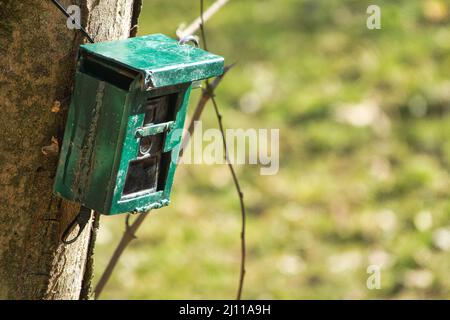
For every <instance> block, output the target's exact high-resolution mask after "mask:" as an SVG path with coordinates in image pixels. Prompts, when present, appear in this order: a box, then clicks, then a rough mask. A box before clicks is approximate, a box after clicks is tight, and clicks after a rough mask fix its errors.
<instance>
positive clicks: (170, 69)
mask: <svg viewBox="0 0 450 320" xmlns="http://www.w3.org/2000/svg"><path fill="white" fill-rule="evenodd" d="M81 52H82V54H83V53H87V54H92V55H93V56H95V57H98V58H101V59H103V60H107V61H108V62H110V63H115V64H118V65H121V66H124V67H126V68H130V69H132V70H134V71H136V72H139V73H141V74H142V76H143V79H144V84H145V85H146V86H147V87H163V86H170V85H174V84H179V83H186V82H193V81H196V80H201V79H206V78H210V77H213V76H217V75H220V74H222V72H223V62H224V61H223V58H222V57H220V56H217V55H215V54H212V53H209V52H206V51H204V50H202V49H199V48H195V47H193V46H190V45H180V44H178V41H176V40H174V39H171V38H169V37H167V36H165V35H163V34H153V35H148V36H142V37H135V38H129V39H126V40H118V41H110V42H99V43H94V44H85V45H82V46H81Z"/></svg>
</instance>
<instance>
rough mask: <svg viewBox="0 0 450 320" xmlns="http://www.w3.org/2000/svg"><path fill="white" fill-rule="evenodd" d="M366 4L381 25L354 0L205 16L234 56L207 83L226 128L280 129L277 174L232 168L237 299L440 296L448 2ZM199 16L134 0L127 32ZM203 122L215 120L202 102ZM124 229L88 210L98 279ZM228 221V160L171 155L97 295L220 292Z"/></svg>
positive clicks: (446, 205) (449, 287) (445, 227)
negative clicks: (168, 192) (158, 204)
mask: <svg viewBox="0 0 450 320" xmlns="http://www.w3.org/2000/svg"><path fill="white" fill-rule="evenodd" d="M375 2H376V4H378V5H379V6H380V7H381V10H382V29H381V30H368V29H367V28H366V19H367V17H368V15H367V13H366V10H367V7H368V5H369V4H372V3H374V1H365V0H341V1H334V0H282V1H281V0H280V1H268V0H259V1H250V0H239V1H237V0H231V1H230V3H229V4H228V5H226V6H225V7H224V8H223V9H222V10H221V12H220V13H219V14H217V15H216V16H214V17H213V18H212V19H211V20H210V21H209V22H208V23H207V28H206V29H207V39H208V49H209V50H211V51H213V52H215V53H218V54H221V55H223V56H225V57H226V60H227V62H228V63H231V62H237V63H238V64H237V66H236V67H235V68H234V69H233V70H232V71H231V72H230V73H229V74H228V75H227V76H226V78H225V80H224V81H223V83H222V85H221V86H220V88H219V90H218V91H217V99H218V101H219V103H220V105H221V108H222V109H223V110H222V111H223V114H224V124H225V126H226V127H229V128H280V163H281V166H280V171H279V173H278V174H276V175H273V176H260V175H259V168H258V167H257V166H238V167H237V172H238V175H239V177H240V180H241V182H242V185H243V190H244V193H245V200H246V205H247V208H248V224H247V226H248V227H247V228H248V229H247V239H248V263H247V276H246V281H245V290H244V295H243V296H244V298H246V299H266V298H268V299H271V298H274V299H303V298H313V299H318V298H322V299H337V298H345V299H371V298H395V299H397V298H450V277H449V276H448V272H449V270H450V224H449V223H450V197H449V196H450V194H449V193H450V176H449V171H448V168H449V165H450V139H449V137H450V113H449V111H450V79H449V75H450V28H449V24H450V1H443V0H442V1H440V0H398V1H389V0H384V1H381V0H378V1H375ZM210 3H212V1H206V4H207V5H209V4H210ZM198 14H199V2H198V1H181V0H178V1H164V0H152V1H148V0H147V1H144V7H143V12H142V14H141V17H140V21H139V24H140V29H139V32H140V34H149V33H160V32H161V33H165V34H168V35H171V36H173V37H175V30H176V28H177V27H178V26H179V25H180V24H181V23H190V22H191V21H192V20H193V19H195V18H196V17H197V16H198ZM198 96H199V93H198V92H195V93H194V95H193V97H192V103H191V106H193V105H194V103H195V101H196V100H197V98H198ZM192 109H193V107H191V111H192ZM203 120H204V124H203V128H208V127H217V122H216V119H215V116H214V113H213V110H212V107H211V105H209V106H208V107H207V108H206V110H205V113H204V116H203ZM123 230H124V216H114V217H102V221H101V229H100V234H99V239H98V244H97V248H96V258H97V262H96V275H97V279H98V276H99V275H100V273H101V272H102V270H103V269H104V267H105V265H106V263H107V261H108V259H109V257H110V255H111V254H112V250H113V248H114V247H115V245H116V244H117V242H118V239H119V237H120V236H121V234H122V232H123ZM239 232H240V210H239V202H238V198H237V196H236V192H235V190H234V187H233V183H232V180H231V177H230V174H229V172H228V169H227V167H226V166H224V165H215V166H208V165H181V166H180V167H179V169H178V172H177V175H176V178H175V185H174V190H173V197H172V204H171V206H169V207H167V208H164V209H160V210H157V211H156V210H155V211H154V212H153V213H151V217H149V218H148V219H147V221H146V222H145V224H144V226H143V227H142V228H141V229H140V230H139V233H138V239H137V240H135V241H134V242H133V243H132V245H131V246H130V248H129V249H128V251H127V252H126V253H125V254H124V256H123V257H122V260H121V261H120V263H119V266H118V268H117V269H116V271H115V273H114V275H113V277H112V279H111V281H110V283H108V285H107V287H106V289H105V292H104V294H103V298H125V299H155V298H161V299H164V298H169V299H174V298H180V299H183V298H186V299H199V298H203V299H228V298H230V299H232V298H234V297H235V291H236V287H237V284H238V275H239V258H240V252H239V249H240V247H239ZM371 264H376V265H379V266H381V289H380V290H369V289H367V287H366V280H367V278H368V276H369V275H368V274H367V272H366V270H367V267H368V266H369V265H371Z"/></svg>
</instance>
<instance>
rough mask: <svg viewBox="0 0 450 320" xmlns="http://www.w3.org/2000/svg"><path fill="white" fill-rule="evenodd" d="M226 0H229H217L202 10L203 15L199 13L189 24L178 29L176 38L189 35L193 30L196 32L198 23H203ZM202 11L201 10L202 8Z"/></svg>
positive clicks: (198, 26) (198, 27) (226, 0)
mask: <svg viewBox="0 0 450 320" xmlns="http://www.w3.org/2000/svg"><path fill="white" fill-rule="evenodd" d="M228 1H229V0H217V1H216V2H214V3H213V4H212V5H211V6H210V7H209V8H208V10H206V11H205V12H204V14H203V15H201V16H200V17H198V18H197V19H195V20H194V21H193V22H192V23H191V24H190V25H189V26H187V27H186V28H184V29H182V30H180V29H178V30H177V32H176V33H177V37H178V39H182V38H184V37H186V36H190V35H192V34H194V33H195V32H197V30H198V29H200V25H201V24H202V23H203V24H204V23H205V22H206V21H208V20H209V19H210V18H211V17H212V16H213V15H214V14H215V13H216V12H217V11H219V10H220V8H222V7H223V6H224V5H225V4H226V3H227V2H228ZM202 12H203V10H202Z"/></svg>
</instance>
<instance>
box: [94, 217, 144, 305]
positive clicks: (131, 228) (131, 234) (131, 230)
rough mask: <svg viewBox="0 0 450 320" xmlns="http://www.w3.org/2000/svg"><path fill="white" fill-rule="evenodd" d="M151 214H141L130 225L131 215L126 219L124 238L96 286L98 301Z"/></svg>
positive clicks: (95, 291) (95, 292)
mask: <svg viewBox="0 0 450 320" xmlns="http://www.w3.org/2000/svg"><path fill="white" fill-rule="evenodd" d="M148 214H149V213H141V214H139V215H138V216H137V218H136V220H135V221H134V222H133V223H132V224H131V225H130V224H129V223H128V222H129V215H128V216H127V218H126V220H125V221H126V227H125V231H124V233H123V235H122V238H121V239H120V242H119V244H118V245H117V247H116V249H115V250H114V253H113V255H112V257H111V259H110V260H109V262H108V265H107V266H106V269H105V271H103V274H102V276H101V278H100V280H99V281H98V283H97V285H96V286H95V290H94V294H95V299H98V298H99V297H100V294H101V293H102V291H103V288H104V287H105V285H106V283H107V282H108V280H109V278H110V277H111V274H112V272H113V270H114V268H115V267H116V264H117V262H118V261H119V258H120V256H121V255H122V253H123V252H124V251H125V249H126V248H127V247H128V245H129V244H130V242H131V241H132V240H133V239H136V236H135V233H136V231H137V230H138V229H139V227H140V226H141V224H142V222H144V219H145V218H146V217H147V216H148Z"/></svg>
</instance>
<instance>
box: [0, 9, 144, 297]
mask: <svg viewBox="0 0 450 320" xmlns="http://www.w3.org/2000/svg"><path fill="white" fill-rule="evenodd" d="M60 2H61V3H62V4H63V5H64V6H65V7H67V6H68V5H70V4H77V5H79V6H80V7H81V9H82V11H81V12H82V24H83V26H85V28H86V29H87V30H88V32H89V33H90V34H91V35H92V36H94V39H95V41H103V40H112V39H122V38H126V37H128V36H129V35H130V27H131V24H132V23H133V24H135V22H136V21H137V20H136V19H137V15H138V12H139V10H138V9H137V8H138V7H139V9H140V3H141V1H139V0H72V1H70V0H68V1H60ZM137 4H139V5H137ZM132 32H135V31H134V30H133V31H132ZM81 42H82V35H80V33H79V32H76V31H74V30H69V29H68V28H67V27H66V18H65V17H64V16H63V15H62V14H61V12H59V11H58V10H57V9H56V7H55V6H54V5H53V4H52V2H51V1H50V0H23V1H17V0H0V110H1V111H0V112H1V116H0V298H1V299H83V298H86V297H87V296H88V294H89V290H88V287H89V284H90V278H91V275H92V261H91V256H92V248H93V241H94V239H95V228H92V220H93V219H91V221H90V223H89V224H88V225H87V226H86V228H85V229H84V231H83V232H82V234H81V235H80V237H79V238H78V239H77V241H76V242H74V243H73V244H69V245H65V244H63V243H62V242H61V240H60V238H61V235H62V233H63V231H64V229H65V228H66V227H67V225H68V224H69V223H70V221H71V220H72V219H73V218H74V217H75V216H76V214H77V213H78V210H79V206H78V205H77V204H74V203H69V202H67V201H63V200H61V199H59V198H56V197H54V196H52V194H51V190H52V184H53V177H54V175H55V171H56V163H57V158H58V155H57V152H52V151H55V150H57V149H56V148H55V147H56V141H58V143H59V145H60V143H61V139H62V135H63V130H64V122H65V118H66V114H67V109H68V102H69V100H70V93H71V87H72V84H73V74H74V68H75V62H76V60H75V57H76V51H77V48H78V46H79V44H80V43H81ZM52 137H55V138H56V139H55V138H53V143H52ZM45 146H47V147H46V148H44V151H45V152H43V150H42V148H43V147H45ZM44 153H45V154H44ZM92 230H94V231H92ZM76 231H77V230H74V234H75V233H76Z"/></svg>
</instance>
